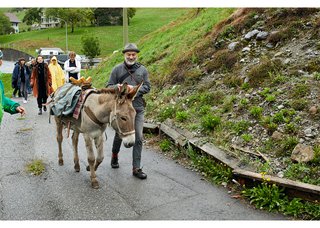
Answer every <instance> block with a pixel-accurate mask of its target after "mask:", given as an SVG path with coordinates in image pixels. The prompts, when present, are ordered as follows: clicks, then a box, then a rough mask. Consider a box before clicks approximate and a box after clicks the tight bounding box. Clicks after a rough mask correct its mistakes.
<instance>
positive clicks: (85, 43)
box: [81, 35, 101, 59]
mask: <svg viewBox="0 0 320 228" xmlns="http://www.w3.org/2000/svg"><path fill="white" fill-rule="evenodd" d="M81 43H82V50H81V51H82V52H83V54H85V55H86V56H88V57H89V58H90V59H92V58H94V57H96V56H98V55H100V53H101V49H100V43H99V39H98V37H94V36H93V35H86V36H83V37H81Z"/></svg>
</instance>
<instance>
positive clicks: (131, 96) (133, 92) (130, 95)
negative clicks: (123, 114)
mask: <svg viewBox="0 0 320 228" xmlns="http://www.w3.org/2000/svg"><path fill="white" fill-rule="evenodd" d="M142 85H143V81H141V82H140V84H138V85H136V86H134V87H133V89H131V90H130V91H129V93H128V94H127V98H128V99H131V100H133V99H134V98H135V96H136V95H137V93H138V91H139V89H140V88H141V86H142Z"/></svg>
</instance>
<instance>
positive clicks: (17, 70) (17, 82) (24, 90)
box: [12, 58, 30, 103]
mask: <svg viewBox="0 0 320 228" xmlns="http://www.w3.org/2000/svg"><path fill="white" fill-rule="evenodd" d="M25 63H26V60H25V59H24V58H20V59H19V61H18V64H16V65H15V67H14V69H13V73H12V87H15V90H14V92H13V95H14V96H15V91H16V89H18V90H19V91H20V95H21V96H22V97H23V98H24V99H23V103H27V100H28V85H29V84H30V70H29V67H27V66H26V65H25Z"/></svg>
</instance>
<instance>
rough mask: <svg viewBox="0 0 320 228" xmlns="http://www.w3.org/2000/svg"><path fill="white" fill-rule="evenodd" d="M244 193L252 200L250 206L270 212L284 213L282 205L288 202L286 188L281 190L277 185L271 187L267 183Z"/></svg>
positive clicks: (248, 189)
mask: <svg viewBox="0 0 320 228" xmlns="http://www.w3.org/2000/svg"><path fill="white" fill-rule="evenodd" d="M242 193H243V194H244V196H246V197H248V198H249V199H250V204H254V205H255V207H256V208H259V209H265V210H268V211H277V210H280V211H282V205H283V204H285V202H286V200H287V197H286V195H285V193H284V188H279V187H278V186H277V185H275V184H272V185H271V184H268V183H266V182H263V183H261V184H260V185H258V186H257V187H254V188H247V189H245V190H244V191H242Z"/></svg>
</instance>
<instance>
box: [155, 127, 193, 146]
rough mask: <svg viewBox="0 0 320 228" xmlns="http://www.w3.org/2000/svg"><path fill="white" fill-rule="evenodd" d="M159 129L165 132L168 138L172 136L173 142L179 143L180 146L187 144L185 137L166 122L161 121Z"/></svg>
mask: <svg viewBox="0 0 320 228" xmlns="http://www.w3.org/2000/svg"><path fill="white" fill-rule="evenodd" d="M160 130H161V131H163V132H164V133H165V134H167V135H168V136H169V137H170V138H172V139H173V140H174V141H175V143H177V144H179V145H180V146H183V147H184V146H185V145H187V139H186V137H185V136H183V135H181V134H180V133H179V132H178V131H176V130H174V129H172V128H171V127H169V126H167V125H166V124H164V123H161V125H160Z"/></svg>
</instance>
